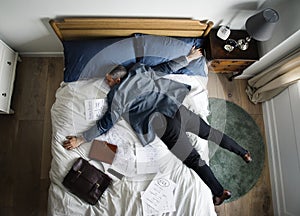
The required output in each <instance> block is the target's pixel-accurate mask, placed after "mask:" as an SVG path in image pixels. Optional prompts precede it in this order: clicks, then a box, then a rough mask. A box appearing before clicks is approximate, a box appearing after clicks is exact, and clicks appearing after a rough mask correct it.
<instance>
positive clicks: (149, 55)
mask: <svg viewBox="0 0 300 216" xmlns="http://www.w3.org/2000/svg"><path fill="white" fill-rule="evenodd" d="M136 39H137V42H136V44H137V47H138V48H139V49H138V52H136V55H137V56H136V57H137V58H138V59H139V62H141V63H143V64H145V65H148V66H154V65H158V64H161V63H163V62H166V61H170V60H172V59H175V58H178V57H180V56H182V55H187V54H188V53H189V52H190V50H191V48H192V47H193V46H195V47H196V48H200V47H202V46H203V43H204V39H202V38H184V37H164V36H154V35H141V34H137V35H136ZM205 63H206V60H205V58H204V57H203V58H200V59H197V60H196V61H193V62H191V63H190V64H189V65H188V66H187V67H184V68H182V69H180V70H179V71H177V73H178V74H188V75H201V76H206V73H205V71H204V70H203V66H204V65H203V64H205Z"/></svg>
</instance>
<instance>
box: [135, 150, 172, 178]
mask: <svg viewBox="0 0 300 216" xmlns="http://www.w3.org/2000/svg"><path fill="white" fill-rule="evenodd" d="M167 153H168V151H166V149H165V148H163V147H162V146H158V145H157V146H152V145H147V146H144V147H136V167H137V173H138V174H148V173H157V172H159V167H160V163H161V159H162V157H163V156H165V155H166V154H167Z"/></svg>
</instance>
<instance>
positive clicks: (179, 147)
mask: <svg viewBox="0 0 300 216" xmlns="http://www.w3.org/2000/svg"><path fill="white" fill-rule="evenodd" d="M165 118H166V124H167V125H166V128H165V132H164V134H163V135H162V137H161V140H162V141H163V142H164V143H165V144H166V145H167V146H168V149H169V150H170V151H171V152H172V153H173V154H174V155H175V156H176V157H178V158H179V159H180V160H181V161H183V163H184V164H185V165H186V166H188V167H189V168H191V169H193V170H194V171H195V172H196V173H197V174H198V175H199V176H200V178H201V179H202V180H203V181H204V183H206V184H207V186H208V187H209V188H210V189H211V191H212V193H213V195H216V196H221V195H222V194H223V190H224V189H223V187H222V185H221V184H220V183H219V181H218V180H217V179H216V177H215V176H214V174H213V172H212V171H211V169H210V168H209V166H207V164H206V162H205V161H204V160H202V158H201V156H200V155H199V154H198V152H197V151H196V150H195V149H194V148H193V146H192V145H191V143H190V142H189V139H188V137H187V135H186V132H192V133H194V134H196V135H198V136H199V137H201V138H203V139H206V140H210V141H213V142H214V143H216V144H218V145H220V147H222V148H225V149H227V150H229V151H231V152H234V153H235V154H237V155H239V156H243V155H245V154H246V153H247V151H246V150H245V149H244V148H242V147H241V146H240V145H238V144H237V143H236V142H235V141H234V140H233V139H231V138H230V137H228V136H227V135H226V134H224V133H222V132H221V131H219V130H216V129H214V128H212V127H211V126H209V125H208V124H207V123H206V122H205V121H204V120H203V119H202V118H201V117H200V116H198V115H196V114H195V113H193V112H192V111H190V110H188V109H187V108H186V107H185V106H181V107H180V108H179V109H178V111H177V113H176V115H175V117H174V118H169V117H166V116H165Z"/></svg>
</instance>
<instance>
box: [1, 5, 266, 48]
mask: <svg viewBox="0 0 300 216" xmlns="http://www.w3.org/2000/svg"><path fill="white" fill-rule="evenodd" d="M264 1H265V0H253V1H250V2H249V0H226V1H221V0H209V1H207V0H184V1H182V0H85V1H82V0H63V1H62V0H51V1H49V0H29V1H20V0H1V5H0V20H1V22H0V35H1V38H2V39H3V40H4V41H5V42H6V43H7V44H8V45H9V46H10V47H12V48H14V49H15V50H17V51H18V52H21V53H32V52H61V51H62V46H61V43H60V41H59V40H58V39H57V38H56V35H55V34H54V32H53V31H52V29H50V26H49V24H48V21H49V19H53V18H56V17H63V16H122V17H132V16H135V17H176V18H178V17H182V18H196V19H208V20H212V21H213V22H214V23H215V24H216V25H218V24H220V23H222V24H228V23H229V22H230V20H232V22H231V27H232V28H234V29H241V28H242V27H243V25H244V22H245V20H246V19H247V18H248V17H249V16H251V15H252V14H254V13H255V12H256V11H257V9H258V7H259V5H260V4H262V3H263V2H264Z"/></svg>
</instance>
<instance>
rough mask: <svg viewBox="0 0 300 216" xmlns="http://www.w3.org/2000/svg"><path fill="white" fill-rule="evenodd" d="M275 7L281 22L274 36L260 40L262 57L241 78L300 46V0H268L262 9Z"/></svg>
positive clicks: (259, 70) (265, 66) (263, 67)
mask: <svg viewBox="0 0 300 216" xmlns="http://www.w3.org/2000/svg"><path fill="white" fill-rule="evenodd" d="M265 8H273V9H275V10H276V11H277V12H278V13H279V19H280V20H279V22H278V24H277V26H276V29H275V30H274V34H273V35H272V38H271V39H270V40H268V41H265V42H259V44H260V55H261V56H262V58H261V59H260V60H259V61H258V62H255V63H254V64H252V65H251V66H250V67H249V68H247V69H246V70H245V71H244V73H243V75H242V76H240V77H239V78H247V77H251V76H253V75H255V74H257V73H259V72H261V71H262V70H263V69H265V68H267V67H268V66H269V65H272V64H273V63H274V62H276V61H278V60H279V59H281V58H282V57H284V56H286V55H287V54H288V53H290V52H291V51H292V50H294V49H296V48H298V47H300V30H299V29H300V13H299V9H300V1H299V0H272V1H270V0H268V1H266V2H265V3H264V4H263V5H262V8H261V9H265Z"/></svg>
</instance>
